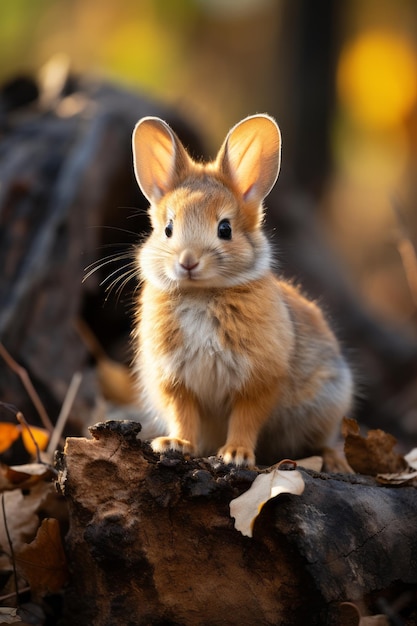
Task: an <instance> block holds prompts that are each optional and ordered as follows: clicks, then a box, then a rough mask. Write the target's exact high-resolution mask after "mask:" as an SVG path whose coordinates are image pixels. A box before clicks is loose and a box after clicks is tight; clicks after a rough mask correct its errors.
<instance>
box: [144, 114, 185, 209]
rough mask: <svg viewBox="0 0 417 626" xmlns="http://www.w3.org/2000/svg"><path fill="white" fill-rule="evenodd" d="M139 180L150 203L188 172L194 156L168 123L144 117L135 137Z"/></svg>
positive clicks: (169, 189) (160, 196) (155, 118)
mask: <svg viewBox="0 0 417 626" xmlns="http://www.w3.org/2000/svg"><path fill="white" fill-rule="evenodd" d="M132 146H133V164H134V168H135V175H136V180H137V182H138V185H139V187H140V188H141V191H142V193H143V194H144V196H146V198H147V199H148V200H149V202H151V203H152V202H158V200H160V199H161V198H162V196H164V195H165V194H166V193H167V192H168V191H171V190H172V189H173V188H174V187H175V186H176V185H177V184H178V183H179V182H180V181H181V180H182V179H183V178H184V177H185V176H186V174H187V171H188V169H189V167H190V158H189V156H188V155H187V153H186V151H185V148H184V147H183V145H182V143H181V142H180V140H179V139H178V137H177V136H176V134H175V133H174V132H173V131H172V130H171V128H170V127H169V126H168V124H167V123H166V122H164V121H163V120H161V119H159V118H158V117H144V118H142V119H141V120H140V121H139V122H138V123H137V124H136V126H135V130H134V131H133V137H132Z"/></svg>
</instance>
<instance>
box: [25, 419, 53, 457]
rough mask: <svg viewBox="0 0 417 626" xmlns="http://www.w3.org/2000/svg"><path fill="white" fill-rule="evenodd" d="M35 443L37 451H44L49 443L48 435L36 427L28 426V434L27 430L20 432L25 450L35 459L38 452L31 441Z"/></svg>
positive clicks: (42, 429) (45, 431)
mask: <svg viewBox="0 0 417 626" xmlns="http://www.w3.org/2000/svg"><path fill="white" fill-rule="evenodd" d="M32 437H33V439H34V440H35V441H36V443H37V445H38V449H39V450H45V449H46V446H47V445H48V442H49V433H48V431H47V430H45V429H44V428H38V427H37V426H30V433H29V431H28V429H27V428H24V429H23V430H22V441H23V445H24V446H25V448H26V450H27V451H28V452H29V454H31V455H32V456H33V457H36V454H37V452H38V450H37V449H36V446H35V444H34V443H33V439H32Z"/></svg>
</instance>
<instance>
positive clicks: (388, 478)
mask: <svg viewBox="0 0 417 626" xmlns="http://www.w3.org/2000/svg"><path fill="white" fill-rule="evenodd" d="M376 479H377V481H378V482H380V483H383V484H385V485H403V484H404V483H411V482H412V483H413V484H416V483H417V471H414V472H410V471H408V472H398V473H396V474H377V475H376Z"/></svg>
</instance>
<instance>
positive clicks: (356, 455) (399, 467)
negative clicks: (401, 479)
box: [342, 418, 407, 476]
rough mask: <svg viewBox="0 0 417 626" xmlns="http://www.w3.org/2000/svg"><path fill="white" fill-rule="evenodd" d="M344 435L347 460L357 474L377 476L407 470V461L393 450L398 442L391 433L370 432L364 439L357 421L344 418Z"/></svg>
mask: <svg viewBox="0 0 417 626" xmlns="http://www.w3.org/2000/svg"><path fill="white" fill-rule="evenodd" d="M342 434H343V436H344V438H345V455H346V459H347V461H348V463H349V465H350V466H351V467H352V468H353V470H354V471H355V472H358V473H360V474H367V475H369V476H376V475H377V474H394V473H397V472H402V471H403V470H405V469H406V467H407V463H406V461H404V458H403V457H402V456H401V454H398V453H397V452H395V451H394V449H393V448H394V446H395V445H396V443H397V440H396V439H395V437H393V436H392V435H390V434H389V433H385V432H384V431H383V430H379V429H378V430H370V431H369V432H368V434H367V436H366V437H362V436H361V435H360V433H359V426H358V424H357V422H356V420H353V419H348V418H344V419H343V424H342Z"/></svg>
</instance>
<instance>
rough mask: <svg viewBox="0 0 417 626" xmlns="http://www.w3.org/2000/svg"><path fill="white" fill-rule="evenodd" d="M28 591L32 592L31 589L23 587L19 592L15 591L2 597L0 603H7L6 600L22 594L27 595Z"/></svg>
mask: <svg viewBox="0 0 417 626" xmlns="http://www.w3.org/2000/svg"><path fill="white" fill-rule="evenodd" d="M26 591H30V587H29V586H27V587H22V589H19V592H18V593H16V592H15V591H12V593H7V594H5V595H4V596H0V602H5V601H6V600H9V599H10V598H14V597H15V596H18V595H19V594H20V593H26Z"/></svg>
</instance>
